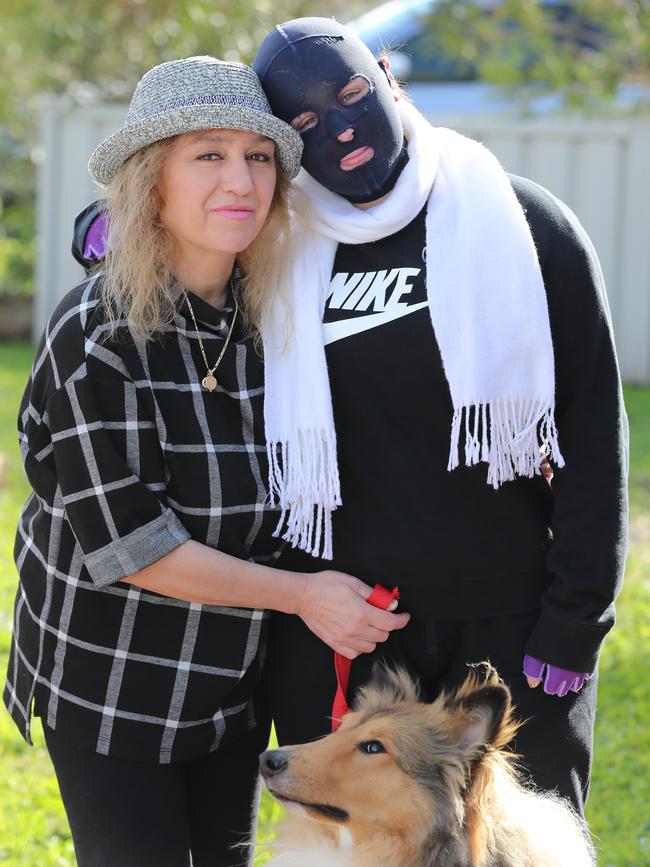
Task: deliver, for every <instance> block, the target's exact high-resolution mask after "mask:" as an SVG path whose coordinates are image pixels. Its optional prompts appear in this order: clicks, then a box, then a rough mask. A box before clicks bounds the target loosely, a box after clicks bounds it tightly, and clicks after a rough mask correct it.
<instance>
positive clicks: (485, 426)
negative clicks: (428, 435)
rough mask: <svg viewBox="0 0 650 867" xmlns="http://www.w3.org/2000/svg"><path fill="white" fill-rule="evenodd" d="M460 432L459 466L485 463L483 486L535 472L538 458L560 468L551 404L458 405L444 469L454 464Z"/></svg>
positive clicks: (496, 486) (536, 471)
mask: <svg viewBox="0 0 650 867" xmlns="http://www.w3.org/2000/svg"><path fill="white" fill-rule="evenodd" d="M463 427H464V429H465V466H468V467H469V466H473V465H474V464H477V463H478V462H479V461H484V462H486V463H487V464H488V477H487V480H488V484H490V485H492V487H493V488H498V487H499V486H500V485H502V484H503V482H509V481H512V479H514V478H515V476H527V477H528V478H531V477H532V476H535V475H540V474H541V463H542V460H543V459H544V458H545V457H546V458H550V459H551V460H552V461H553V463H554V464H555V466H557V467H563V466H564V458H563V457H562V455H561V453H560V448H559V446H558V441H557V429H556V427H555V417H554V410H553V407H552V406H549V405H548V404H545V403H543V402H540V401H534V400H519V401H515V400H509V401H504V402H500V403H489V404H486V403H483V404H472V405H471V406H463V407H460V409H456V410H455V411H454V417H453V419H452V423H451V448H450V451H449V463H448V464H447V469H448V470H453V469H455V468H456V467H457V466H458V465H459V463H460V460H459V441H460V432H461V429H462V428H463Z"/></svg>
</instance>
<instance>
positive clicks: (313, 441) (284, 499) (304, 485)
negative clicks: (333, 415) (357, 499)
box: [266, 430, 341, 560]
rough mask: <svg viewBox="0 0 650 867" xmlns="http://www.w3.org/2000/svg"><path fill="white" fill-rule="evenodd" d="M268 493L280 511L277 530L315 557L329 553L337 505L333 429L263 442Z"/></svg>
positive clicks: (339, 503)
mask: <svg viewBox="0 0 650 867" xmlns="http://www.w3.org/2000/svg"><path fill="white" fill-rule="evenodd" d="M266 448H267V453H268V458H269V499H270V504H271V506H273V507H276V506H279V507H280V508H281V509H282V514H281V516H280V520H279V522H278V525H277V527H276V528H275V533H274V535H275V536H280V535H281V534H282V528H283V526H284V524H285V522H286V530H285V532H284V533H283V534H282V538H283V539H285V540H286V541H287V542H290V543H291V545H293V547H294V548H301V549H302V550H303V551H307V552H308V553H309V554H311V555H312V556H314V557H321V556H322V557H323V558H324V559H326V560H331V559H332V512H333V511H334V509H336V507H337V506H340V505H341V488H340V483H339V468H338V462H337V459H336V435H335V434H334V433H333V432H329V431H325V430H300V431H298V433H297V435H296V438H295V440H294V441H292V442H291V443H287V442H271V443H267V447H266Z"/></svg>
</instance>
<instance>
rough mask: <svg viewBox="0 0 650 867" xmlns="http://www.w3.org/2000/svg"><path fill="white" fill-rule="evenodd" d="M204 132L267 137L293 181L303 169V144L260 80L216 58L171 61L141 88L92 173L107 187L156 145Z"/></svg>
mask: <svg viewBox="0 0 650 867" xmlns="http://www.w3.org/2000/svg"><path fill="white" fill-rule="evenodd" d="M200 129H241V130H245V131H248V132H256V133H259V134H260V135H265V136H268V138H270V139H272V140H273V141H274V142H275V144H276V147H277V152H278V157H279V160H280V165H281V166H282V168H283V169H284V171H285V172H286V173H287V174H288V175H289V177H290V178H295V176H296V175H297V174H298V171H299V169H300V157H301V156H302V139H301V138H300V135H299V134H298V133H297V132H296V130H295V129H293V127H291V126H289V124H286V123H284V121H281V120H280V119H279V118H277V117H275V116H274V115H273V113H272V112H271V108H270V106H269V103H268V100H267V98H266V96H265V94H264V91H263V90H262V85H261V84H260V81H259V78H258V77H257V75H256V74H255V73H254V72H253V70H252V69H250V67H248V66H245V65H244V64H243V63H230V62H226V61H224V60H217V59H216V58H215V57H207V56H205V57H187V58H185V59H184V60H170V61H168V62H167V63H161V64H160V65H159V66H154V68H153V69H150V70H149V72H147V73H146V74H145V75H144V76H143V77H142V78H141V79H140V82H139V83H138V86H137V87H136V89H135V93H134V94H133V99H132V100H131V105H130V106H129V111H128V113H127V116H126V123H125V124H124V126H123V127H122V129H120V130H118V131H117V132H116V133H114V134H113V135H112V136H110V137H109V138H107V139H106V140H105V141H103V142H102V143H101V144H100V145H99V146H98V147H97V148H96V150H95V152H94V153H93V155H92V156H91V158H90V161H89V163H88V171H89V172H90V174H91V175H92V177H93V178H94V179H95V180H96V181H98V182H99V183H100V184H107V183H109V181H111V179H112V178H113V177H114V175H115V172H116V171H117V170H118V169H119V167H120V166H121V165H122V164H123V163H124V162H125V161H126V160H127V159H128V158H129V157H130V156H132V155H133V154H134V153H135V152H136V151H139V150H141V149H142V148H144V147H147V145H150V144H153V142H156V141H160V140H161V139H164V138H170V137H171V136H174V135H179V134H182V133H186V132H194V131H195V130H200Z"/></svg>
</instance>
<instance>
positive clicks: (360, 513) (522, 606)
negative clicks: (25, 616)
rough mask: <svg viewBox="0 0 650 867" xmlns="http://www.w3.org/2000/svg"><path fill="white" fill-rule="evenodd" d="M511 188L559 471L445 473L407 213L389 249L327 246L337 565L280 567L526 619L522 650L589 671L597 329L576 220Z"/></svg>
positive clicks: (606, 573) (610, 352)
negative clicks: (545, 370) (528, 249)
mask: <svg viewBox="0 0 650 867" xmlns="http://www.w3.org/2000/svg"><path fill="white" fill-rule="evenodd" d="M511 182H512V185H513V188H514V190H515V193H516V195H517V197H518V199H519V201H520V203H521V205H522V207H523V209H524V211H525V213H526V217H527V220H528V223H529V226H530V229H531V233H532V236H533V239H534V241H535V244H536V247H537V250H538V255H539V261H540V265H541V269H542V275H543V278H544V285H545V287H546V292H547V297H548V307H549V315H550V322H551V332H552V338H553V348H554V354H555V370H556V421H557V426H558V434H559V444H560V450H561V452H562V454H563V456H564V459H565V461H566V466H565V467H564V468H562V469H556V470H555V476H554V479H553V483H552V489H551V488H550V487H549V485H548V484H547V482H546V481H545V480H544V479H543V478H541V477H536V478H533V479H516V480H515V481H513V482H507V483H505V484H504V485H502V487H501V488H499V489H498V490H496V491H495V490H494V489H493V488H492V487H490V486H488V484H487V482H486V477H487V466H486V465H485V464H479V465H478V466H476V467H471V468H467V467H459V468H458V469H456V470H453V471H452V472H448V471H447V459H448V454H449V441H450V425H451V418H452V404H451V397H450V394H449V386H448V384H447V380H446V378H445V375H444V371H443V368H442V362H441V358H440V353H439V350H438V347H437V344H436V341H435V336H434V333H433V327H432V324H431V319H430V314H429V310H428V305H427V304H426V287H425V282H426V280H425V274H426V248H425V242H426V238H425V225H424V217H425V213H424V211H422V212H421V213H420V214H419V215H418V217H416V218H415V219H414V220H413V221H412V222H411V223H410V224H409V225H408V226H407V227H406V228H404V229H403V230H402V231H400V232H398V233H396V234H395V235H392V236H390V237H389V238H385V239H382V240H380V241H376V242H374V243H370V244H364V245H354V246H352V245H345V244H341V245H339V247H338V249H337V253H336V258H335V262H334V270H333V279H332V285H331V287H330V294H329V296H328V298H327V302H326V309H325V316H324V333H325V339H326V352H327V362H328V368H329V376H330V382H331V387H332V397H333V404H334V419H335V425H336V433H337V441H338V458H339V469H340V475H341V493H342V499H343V505H342V507H340V508H339V509H338V510H337V511H336V512H335V513H334V519H333V534H334V539H333V542H334V560H333V561H322V560H317V559H314V558H312V557H309V556H308V555H306V554H304V553H303V552H300V551H295V550H289V549H288V550H287V551H285V553H284V554H283V556H282V558H281V560H280V563H279V565H280V566H283V567H285V568H291V569H296V570H301V571H309V572H314V571H319V570H320V569H329V568H334V569H339V570H341V571H344V572H348V573H350V574H352V575H355V576H357V577H358V578H361V579H363V580H364V581H366V582H367V583H369V584H371V585H372V584H374V583H375V582H381V583H383V584H386V585H393V584H398V585H399V587H400V590H401V593H402V607H403V608H405V609H406V610H409V611H411V612H412V613H413V614H415V615H418V616H427V617H432V618H437V619H466V618H474V617H487V616H493V615H501V614H508V613H517V612H522V611H530V610H534V609H535V608H537V607H539V612H540V613H539V618H538V620H537V625H536V626H535V628H534V630H533V632H532V634H531V636H530V638H529V641H528V646H527V652H528V653H530V654H532V655H534V656H536V657H539V658H540V659H543V660H545V661H546V662H549V663H552V664H554V665H558V666H562V667H564V668H569V669H573V670H576V671H591V670H593V668H594V666H595V663H596V660H597V655H598V650H599V647H600V645H601V642H602V640H603V638H604V637H605V635H606V633H607V632H608V630H609V629H610V628H611V627H612V625H613V623H614V598H615V596H616V594H617V592H618V590H619V589H620V585H621V581H622V575H623V568H624V561H625V551H626V521H627V492H626V479H627V460H628V457H627V421H626V417H625V411H624V408H623V401H622V394H621V386H620V379H619V374H618V367H617V362H616V354H615V350H614V344H613V338H612V328H611V321H610V315H609V310H608V305H607V298H606V294H605V287H604V282H603V277H602V273H601V270H600V266H599V263H598V260H597V257H596V254H595V252H594V249H593V247H592V244H591V242H590V240H589V238H588V237H587V235H586V233H585V231H584V229H583V228H582V227H581V225H580V224H579V222H578V220H577V218H576V217H575V215H574V214H573V213H572V212H571V211H570V210H569V209H568V208H567V207H566V206H565V205H564V204H562V203H561V202H560V201H558V200H557V199H556V198H555V197H553V196H552V195H551V194H550V193H549V192H548V191H547V190H545V189H543V188H542V187H540V186H538V185H537V184H534V183H532V182H531V181H528V180H525V179H523V178H518V177H511ZM468 255H471V251H468ZM458 339H459V340H462V339H463V335H462V333H460V334H459V335H458ZM462 445H463V444H462V442H461V448H462Z"/></svg>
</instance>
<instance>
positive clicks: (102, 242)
mask: <svg viewBox="0 0 650 867" xmlns="http://www.w3.org/2000/svg"><path fill="white" fill-rule="evenodd" d="M107 237H108V226H107V223H106V217H105V215H104V214H100V215H99V216H98V217H96V218H95V219H94V220H93V222H92V223H91V224H90V228H89V229H88V231H87V232H86V238H85V240H84V257H85V258H86V259H91V260H94V259H103V258H104V256H105V255H106V239H107Z"/></svg>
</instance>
